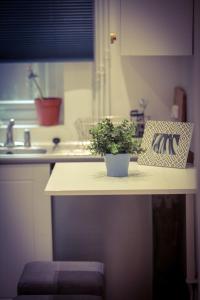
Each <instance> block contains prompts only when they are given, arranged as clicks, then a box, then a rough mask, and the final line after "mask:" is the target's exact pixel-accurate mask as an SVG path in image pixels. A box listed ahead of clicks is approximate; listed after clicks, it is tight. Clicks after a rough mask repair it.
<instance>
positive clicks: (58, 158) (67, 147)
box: [0, 142, 103, 164]
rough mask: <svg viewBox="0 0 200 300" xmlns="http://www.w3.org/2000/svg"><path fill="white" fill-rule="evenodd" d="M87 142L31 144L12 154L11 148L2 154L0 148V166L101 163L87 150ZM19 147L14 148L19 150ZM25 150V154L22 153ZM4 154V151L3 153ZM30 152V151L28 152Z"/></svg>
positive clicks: (99, 158) (98, 157)
mask: <svg viewBox="0 0 200 300" xmlns="http://www.w3.org/2000/svg"><path fill="white" fill-rule="evenodd" d="M87 145H88V143H87V142H66V143H60V144H58V145H56V146H55V145H52V144H47V143H46V144H45V143H44V144H41V143H40V144H37V143H36V144H33V146H32V147H30V148H24V147H23V148H21V149H22V152H23V153H21V154H20V151H16V152H13V153H12V154H9V152H12V150H13V148H12V147H11V148H10V151H9V149H8V148H7V149H8V151H7V152H8V153H5V154H4V150H3V149H4V148H3V146H1V147H0V150H1V151H2V153H0V164H21V163H55V162H72V161H78V162H82V161H102V160H103V158H102V157H100V156H92V155H91V153H90V152H89V150H87ZM20 147H21V146H17V147H15V149H16V150H20ZM32 148H33V149H34V148H35V149H42V150H44V151H41V153H29V151H28V150H29V149H30V150H31V149H32ZM24 150H27V153H24V152H25V151H24ZM5 152H6V151H5ZM30 152H31V151H30Z"/></svg>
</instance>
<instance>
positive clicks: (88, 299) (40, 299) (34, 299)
mask: <svg viewBox="0 0 200 300" xmlns="http://www.w3.org/2000/svg"><path fill="white" fill-rule="evenodd" d="M102 299H103V298H101V297H100V296H92V295H21V296H17V297H15V298H14V299H13V300H102Z"/></svg>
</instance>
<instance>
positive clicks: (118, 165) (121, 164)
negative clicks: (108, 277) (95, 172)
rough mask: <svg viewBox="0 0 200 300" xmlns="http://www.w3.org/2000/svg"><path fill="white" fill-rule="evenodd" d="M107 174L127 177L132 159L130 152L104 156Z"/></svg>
mask: <svg viewBox="0 0 200 300" xmlns="http://www.w3.org/2000/svg"><path fill="white" fill-rule="evenodd" d="M104 160H105V163H106V168H107V176H111V177H125V176H128V166H129V161H130V154H128V153H122V154H115V155H113V154H106V155H105V157H104Z"/></svg>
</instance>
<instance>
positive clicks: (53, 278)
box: [18, 261, 104, 296]
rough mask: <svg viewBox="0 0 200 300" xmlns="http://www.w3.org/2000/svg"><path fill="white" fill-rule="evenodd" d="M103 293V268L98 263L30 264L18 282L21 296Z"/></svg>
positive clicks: (43, 262) (97, 294)
mask: <svg viewBox="0 0 200 300" xmlns="http://www.w3.org/2000/svg"><path fill="white" fill-rule="evenodd" d="M103 294H104V265H103V264H102V263H99V262H72V261H67V262H66V261H60V262H56V261H53V262H45V261H42V262H30V263H27V264H26V265H25V267H24V270H23V273H22V275H21V277H20V280H19V283H18V295H95V296H103Z"/></svg>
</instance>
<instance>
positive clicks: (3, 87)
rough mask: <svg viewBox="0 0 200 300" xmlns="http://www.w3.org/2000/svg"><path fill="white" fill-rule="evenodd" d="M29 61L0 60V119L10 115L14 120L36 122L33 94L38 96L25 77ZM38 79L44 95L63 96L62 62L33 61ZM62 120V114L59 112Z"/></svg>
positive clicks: (6, 119)
mask: <svg viewBox="0 0 200 300" xmlns="http://www.w3.org/2000/svg"><path fill="white" fill-rule="evenodd" d="M28 67H29V64H25V63H5V64H0V74H1V79H0V121H1V122H3V123H7V122H8V120H9V119H10V118H14V119H15V120H16V121H17V124H25V125H26V124H37V117H36V112H35V106H34V98H36V97H37V96H38V94H37V91H36V89H35V86H34V85H33V82H32V81H30V80H29V79H28ZM32 67H33V69H34V71H35V73H37V74H38V82H39V84H40V86H41V87H42V89H43V92H44V95H45V96H52V97H53V96H58V97H61V98H63V99H64V63H34V64H32ZM61 121H62V115H61Z"/></svg>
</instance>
